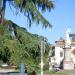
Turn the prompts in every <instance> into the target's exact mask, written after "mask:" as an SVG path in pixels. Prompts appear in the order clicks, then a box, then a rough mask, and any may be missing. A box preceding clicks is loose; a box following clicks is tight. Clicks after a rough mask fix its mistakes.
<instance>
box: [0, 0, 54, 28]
mask: <svg viewBox="0 0 75 75" xmlns="http://www.w3.org/2000/svg"><path fill="white" fill-rule="evenodd" d="M0 1H2V0H0ZM6 1H8V2H9V4H11V5H13V6H14V7H15V8H16V11H17V12H16V13H18V12H21V13H24V15H25V16H26V17H27V19H28V21H29V26H31V24H32V22H36V23H39V22H41V23H42V24H43V26H44V27H45V28H46V27H52V25H51V24H50V23H49V22H48V21H47V19H45V18H44V17H43V15H42V14H41V13H40V10H41V11H42V12H45V11H46V10H49V11H50V10H51V9H52V8H54V4H53V1H51V0H3V1H2V4H1V3H0V6H1V5H2V9H1V14H2V17H4V15H5V8H6Z"/></svg>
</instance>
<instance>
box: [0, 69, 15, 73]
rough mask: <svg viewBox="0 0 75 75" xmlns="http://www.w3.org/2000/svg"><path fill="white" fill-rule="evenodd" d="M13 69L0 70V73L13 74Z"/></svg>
mask: <svg viewBox="0 0 75 75" xmlns="http://www.w3.org/2000/svg"><path fill="white" fill-rule="evenodd" d="M14 71H15V69H0V73H7V72H14Z"/></svg>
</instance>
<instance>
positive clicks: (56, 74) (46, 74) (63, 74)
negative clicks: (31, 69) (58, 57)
mask: <svg viewBox="0 0 75 75" xmlns="http://www.w3.org/2000/svg"><path fill="white" fill-rule="evenodd" d="M37 75H41V74H40V72H38V73H37ZM44 75H68V73H67V71H58V72H53V71H50V72H49V71H45V72H44Z"/></svg>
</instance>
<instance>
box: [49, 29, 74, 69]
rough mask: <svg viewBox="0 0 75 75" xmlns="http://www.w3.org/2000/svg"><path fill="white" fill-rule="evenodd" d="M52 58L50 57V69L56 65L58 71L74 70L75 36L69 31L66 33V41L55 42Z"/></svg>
mask: <svg viewBox="0 0 75 75" xmlns="http://www.w3.org/2000/svg"><path fill="white" fill-rule="evenodd" d="M54 47H55V49H54V50H53V53H54V56H51V57H50V59H51V60H50V62H49V64H50V69H52V66H53V65H55V64H57V65H58V66H59V68H60V69H65V70H71V69H74V68H75V34H73V33H71V29H67V31H66V39H59V40H58V41H55V46H54Z"/></svg>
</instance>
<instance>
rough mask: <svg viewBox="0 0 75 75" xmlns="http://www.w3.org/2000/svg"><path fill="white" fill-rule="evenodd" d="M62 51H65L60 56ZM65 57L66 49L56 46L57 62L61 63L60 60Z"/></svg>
mask: <svg viewBox="0 0 75 75" xmlns="http://www.w3.org/2000/svg"><path fill="white" fill-rule="evenodd" d="M60 52H62V53H63V56H62V57H60ZM63 58H64V50H63V49H62V48H60V47H55V59H56V60H55V62H56V63H57V64H60V62H61V61H62V60H63Z"/></svg>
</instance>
